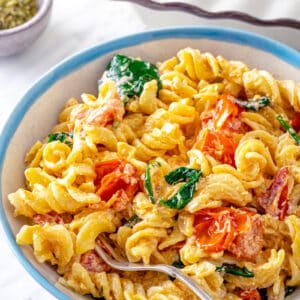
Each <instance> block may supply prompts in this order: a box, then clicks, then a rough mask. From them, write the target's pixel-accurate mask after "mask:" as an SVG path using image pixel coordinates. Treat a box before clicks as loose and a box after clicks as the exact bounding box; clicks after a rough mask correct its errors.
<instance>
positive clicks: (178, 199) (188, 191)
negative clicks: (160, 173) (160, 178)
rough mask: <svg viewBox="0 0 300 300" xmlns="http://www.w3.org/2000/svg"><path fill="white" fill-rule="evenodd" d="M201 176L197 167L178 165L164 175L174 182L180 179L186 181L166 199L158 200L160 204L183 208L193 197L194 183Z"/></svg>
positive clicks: (169, 181)
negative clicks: (178, 166)
mask: <svg viewBox="0 0 300 300" xmlns="http://www.w3.org/2000/svg"><path fill="white" fill-rule="evenodd" d="M201 176H202V172H201V171H200V170H197V169H189V168H185V167H180V168H178V169H176V170H174V171H172V172H170V173H169V174H167V175H166V176H165V178H166V181H167V182H168V183H171V184H175V183H178V182H182V181H188V182H187V183H185V184H184V185H182V186H181V187H180V188H179V190H178V191H177V192H176V193H175V194H174V195H173V196H172V197H171V198H169V199H168V200H160V202H159V203H160V204H162V205H165V206H167V207H169V208H173V209H182V208H184V207H185V206H186V205H187V204H188V203H189V202H190V201H191V200H192V198H193V196H194V193H195V190H196V183H197V181H198V180H199V178H200V177H201Z"/></svg>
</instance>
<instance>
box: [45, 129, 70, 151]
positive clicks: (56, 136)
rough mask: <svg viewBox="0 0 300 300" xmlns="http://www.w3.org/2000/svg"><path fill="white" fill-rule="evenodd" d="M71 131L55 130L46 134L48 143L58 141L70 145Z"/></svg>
mask: <svg viewBox="0 0 300 300" xmlns="http://www.w3.org/2000/svg"><path fill="white" fill-rule="evenodd" d="M72 139H73V132H56V133H50V134H49V135H48V143H51V142H54V141H60V142H62V143H65V144H67V145H68V146H70V147H72V145H73V143H72Z"/></svg>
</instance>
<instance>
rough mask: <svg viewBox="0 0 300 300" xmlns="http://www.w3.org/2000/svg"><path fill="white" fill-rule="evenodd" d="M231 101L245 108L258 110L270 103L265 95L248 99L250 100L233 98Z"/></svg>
mask: <svg viewBox="0 0 300 300" xmlns="http://www.w3.org/2000/svg"><path fill="white" fill-rule="evenodd" d="M233 102H234V103H235V104H237V105H239V106H241V107H243V108H245V109H249V110H254V111H258V110H260V109H261V108H263V107H265V106H268V105H269V104H270V99H269V98H267V97H261V98H260V99H258V100H253V99H250V100H247V101H244V100H240V99H236V98H234V101H233Z"/></svg>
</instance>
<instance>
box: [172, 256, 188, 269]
mask: <svg viewBox="0 0 300 300" xmlns="http://www.w3.org/2000/svg"><path fill="white" fill-rule="evenodd" d="M172 266H173V267H175V268H178V269H183V268H184V267H185V265H184V263H183V262H182V261H181V259H180V258H178V260H175V261H174V262H173V263H172Z"/></svg>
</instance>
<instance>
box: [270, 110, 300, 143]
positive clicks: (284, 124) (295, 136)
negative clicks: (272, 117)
mask: <svg viewBox="0 0 300 300" xmlns="http://www.w3.org/2000/svg"><path fill="white" fill-rule="evenodd" d="M276 119H277V120H278V121H279V123H280V124H281V126H282V127H283V128H284V129H285V130H286V131H287V132H288V133H289V134H290V136H291V137H292V138H293V139H294V141H295V142H296V144H297V145H298V146H300V136H299V135H298V134H297V132H296V131H295V129H294V128H293V127H292V126H291V125H290V124H289V122H288V121H287V120H285V119H284V118H283V116H281V115H277V116H276Z"/></svg>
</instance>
